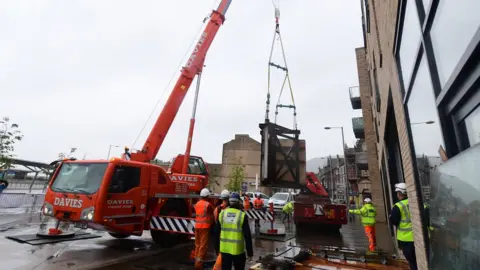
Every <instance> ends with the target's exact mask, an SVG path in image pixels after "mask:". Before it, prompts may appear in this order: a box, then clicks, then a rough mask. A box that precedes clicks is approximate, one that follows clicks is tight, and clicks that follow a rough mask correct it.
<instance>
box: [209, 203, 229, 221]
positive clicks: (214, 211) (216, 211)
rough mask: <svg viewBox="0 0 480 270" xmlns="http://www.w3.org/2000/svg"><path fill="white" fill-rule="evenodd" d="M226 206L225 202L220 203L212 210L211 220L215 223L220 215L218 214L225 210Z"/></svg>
mask: <svg viewBox="0 0 480 270" xmlns="http://www.w3.org/2000/svg"><path fill="white" fill-rule="evenodd" d="M227 206H228V204H227V203H226V202H222V204H220V205H219V206H217V207H216V208H215V210H213V218H214V219H215V223H217V222H218V215H220V212H222V210H223V209H225V208H227Z"/></svg>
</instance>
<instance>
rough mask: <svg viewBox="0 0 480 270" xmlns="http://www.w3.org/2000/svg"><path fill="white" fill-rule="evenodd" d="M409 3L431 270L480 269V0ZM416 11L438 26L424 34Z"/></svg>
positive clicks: (416, 139)
mask: <svg viewBox="0 0 480 270" xmlns="http://www.w3.org/2000/svg"><path fill="white" fill-rule="evenodd" d="M405 2H406V7H405V15H404V17H403V18H400V19H401V20H403V29H399V31H401V32H402V34H401V35H399V36H400V37H401V38H402V40H401V41H399V42H400V43H399V44H400V47H399V49H397V52H396V57H397V59H398V60H399V61H400V65H401V70H402V78H401V79H403V87H404V89H403V91H404V93H405V94H406V98H405V100H404V101H405V105H406V106H405V108H406V110H407V112H408V114H407V122H408V123H409V125H410V132H411V133H410V134H409V135H410V136H411V142H412V145H410V146H411V147H412V154H413V155H415V158H414V162H413V164H414V168H415V169H416V174H415V178H416V179H415V183H416V185H417V189H419V188H421V190H422V192H421V195H422V201H423V202H424V203H425V204H426V205H427V206H428V209H429V210H428V211H425V214H429V215H425V217H426V221H427V222H429V223H430V226H431V228H430V229H432V228H433V230H431V231H430V236H429V237H428V239H426V241H427V242H428V243H429V246H430V250H429V252H430V269H480V178H479V177H480V166H479V164H480V87H478V85H480V76H479V74H480V72H479V71H480V63H479V61H478V60H477V61H475V59H479V58H480V44H476V43H474V42H473V41H476V40H479V39H480V16H479V15H478V10H480V1H478V0H457V1H447V0H408V1H402V3H404V4H405ZM416 6H418V7H419V8H423V10H424V11H425V21H431V22H432V24H431V26H427V27H425V28H424V29H422V28H421V27H420V26H418V27H417V28H416V29H417V30H418V37H417V34H415V31H416V30H413V29H414V28H415V27H413V25H414V23H417V24H418V23H419V22H418V18H419V17H420V16H419V15H421V14H418V13H417V12H418V11H417V10H416ZM399 25H402V24H399ZM405 39H408V41H405ZM405 44H408V45H405ZM404 46H407V48H405V47H404ZM409 48H410V49H409ZM413 48H415V49H413ZM419 48H420V49H419ZM407 49H409V50H410V52H412V53H409V51H408V50H407ZM468 57H470V58H468ZM462 58H463V59H462ZM410 63H411V64H410ZM414 63H418V68H417V69H414ZM466 63H468V64H466ZM475 65H476V66H475ZM454 80H455V84H452V83H451V82H452V81H454ZM449 81H450V82H449ZM447 82H448V83H447ZM473 82H474V83H473ZM440 93H441V94H440ZM424 226H426V224H424Z"/></svg>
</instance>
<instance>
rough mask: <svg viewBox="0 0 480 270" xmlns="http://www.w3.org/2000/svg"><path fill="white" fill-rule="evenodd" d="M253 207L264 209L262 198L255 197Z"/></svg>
mask: <svg viewBox="0 0 480 270" xmlns="http://www.w3.org/2000/svg"><path fill="white" fill-rule="evenodd" d="M253 207H254V208H255V209H262V208H263V200H262V199H260V198H255V200H253Z"/></svg>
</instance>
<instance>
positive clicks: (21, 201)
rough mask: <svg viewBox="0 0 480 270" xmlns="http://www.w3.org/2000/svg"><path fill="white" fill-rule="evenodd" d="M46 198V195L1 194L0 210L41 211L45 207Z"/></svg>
mask: <svg viewBox="0 0 480 270" xmlns="http://www.w3.org/2000/svg"><path fill="white" fill-rule="evenodd" d="M44 198H45V194H27V193H0V209H2V208H25V209H27V208H28V209H40V207H42V205H43V201H44Z"/></svg>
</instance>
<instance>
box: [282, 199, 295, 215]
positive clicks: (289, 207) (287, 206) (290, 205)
mask: <svg viewBox="0 0 480 270" xmlns="http://www.w3.org/2000/svg"><path fill="white" fill-rule="evenodd" d="M282 210H283V212H285V213H287V214H290V213H292V212H293V203H292V202H288V203H286V204H285V206H283V208H282Z"/></svg>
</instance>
